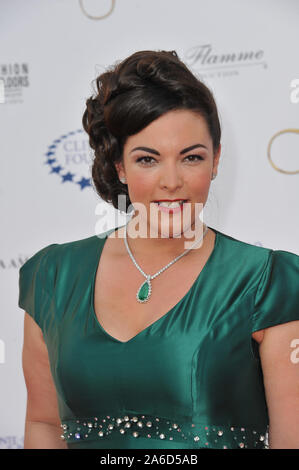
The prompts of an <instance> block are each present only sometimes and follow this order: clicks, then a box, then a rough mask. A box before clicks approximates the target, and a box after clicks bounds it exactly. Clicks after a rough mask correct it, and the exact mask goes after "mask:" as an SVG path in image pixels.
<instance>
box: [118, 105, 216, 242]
mask: <svg viewBox="0 0 299 470" xmlns="http://www.w3.org/2000/svg"><path fill="white" fill-rule="evenodd" d="M219 157H220V147H219V150H218V152H217V154H216V155H214V154H213V145H212V139H211V136H210V134H209V131H208V127H207V124H206V122H205V120H204V119H203V118H202V116H201V115H199V114H197V113H194V112H192V111H189V110H175V111H169V112H168V113H166V114H164V115H162V116H161V117H159V118H158V119H156V120H155V121H153V122H152V123H150V124H149V125H148V126H147V127H146V128H145V129H143V130H142V131H140V132H139V133H138V134H135V135H133V136H130V137H128V139H127V141H126V143H125V145H124V151H123V162H122V163H120V164H118V165H117V171H118V174H119V177H120V178H122V177H125V178H126V184H127V185H128V193H129V197H130V200H131V203H132V204H133V206H134V208H135V203H136V202H137V203H139V204H142V205H143V207H144V208H145V212H143V215H141V213H140V216H141V217H142V218H143V219H144V214H145V215H146V217H147V226H148V227H150V226H151V227H153V228H156V230H158V233H160V234H161V233H163V232H164V231H165V230H164V228H165V227H166V225H168V226H169V227H170V229H169V232H170V236H173V237H177V236H180V234H181V233H183V232H185V230H186V229H187V228H188V227H189V228H190V227H194V221H195V217H198V212H197V213H196V212H195V207H196V206H195V203H202V206H200V207H201V208H202V207H203V206H204V205H205V203H206V201H207V199H208V194H209V188H210V184H211V178H212V174H213V173H214V174H216V173H217V167H218V162H219ZM163 199H164V200H165V199H166V200H174V199H183V200H187V204H185V205H183V209H182V211H181V210H179V212H177V213H174V212H173V213H171V212H164V211H163V209H161V208H159V206H158V204H157V203H155V202H154V201H160V200H163ZM188 203H189V204H188ZM187 205H189V209H188V211H190V216H188V217H187V209H186V208H187ZM197 206H198V207H199V205H198V204H197ZM162 211H163V212H162ZM166 211H167V209H166ZM200 211H201V209H200V210H199V212H200ZM138 212H139V210H138ZM185 215H186V217H187V218H186V221H185V222H183V220H182V219H183V218H184V217H185ZM157 218H158V220H157ZM188 219H190V220H188ZM149 222H150V224H151V225H149Z"/></svg>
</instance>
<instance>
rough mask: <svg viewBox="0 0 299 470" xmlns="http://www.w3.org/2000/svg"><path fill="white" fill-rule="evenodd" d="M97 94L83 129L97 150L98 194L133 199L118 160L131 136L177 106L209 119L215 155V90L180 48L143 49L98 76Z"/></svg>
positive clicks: (89, 101) (115, 203) (217, 135)
mask: <svg viewBox="0 0 299 470" xmlns="http://www.w3.org/2000/svg"><path fill="white" fill-rule="evenodd" d="M96 87H97V92H96V94H95V96H91V97H90V98H88V99H87V100H86V109H85V111H84V114H83V118H82V123H83V128H84V130H85V131H86V132H87V134H88V135H89V144H90V146H91V148H92V149H93V150H94V154H95V156H94V160H93V164H92V180H93V183H94V187H95V190H96V192H97V194H98V195H99V196H100V197H101V198H102V199H103V200H104V201H106V202H109V203H112V205H113V206H114V207H115V208H116V209H119V207H118V195H120V194H125V195H126V208H125V210H126V211H127V208H128V207H129V206H130V204H131V201H130V198H129V194H128V188H127V185H126V184H123V183H121V182H120V180H119V178H118V174H117V171H116V168H115V164H116V163H119V162H120V161H122V158H123V146H124V144H125V142H126V139H127V138H128V136H131V135H134V134H137V133H138V132H140V131H141V130H142V129H144V128H145V127H146V126H147V125H148V124H150V123H151V122H152V121H154V120H155V119H157V118H158V117H160V116H161V115H162V114H164V113H166V112H168V111H171V110H176V109H189V110H193V111H195V112H198V113H199V114H200V115H201V116H202V117H203V118H204V119H205V121H206V123H207V126H208V129H209V132H210V135H211V138H212V141H213V150H214V154H215V153H216V151H217V150H218V148H219V145H220V139H221V128H220V123H219V117H218V112H217V106H216V103H215V100H214V98H213V95H212V93H211V91H210V90H209V89H208V88H207V86H206V85H205V84H204V83H203V82H201V81H200V80H199V79H198V78H196V77H195V76H194V75H193V73H192V72H191V71H190V70H189V69H188V68H187V66H186V65H185V64H184V63H183V62H182V61H181V60H180V59H179V57H178V55H177V53H176V52H175V51H138V52H135V53H134V54H132V55H131V56H129V57H127V58H126V59H124V60H123V61H121V62H118V63H116V64H115V65H113V66H111V67H109V68H108V69H106V72H104V73H102V74H101V75H99V76H98V77H97V78H96Z"/></svg>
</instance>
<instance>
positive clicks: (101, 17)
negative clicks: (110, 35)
mask: <svg viewBox="0 0 299 470" xmlns="http://www.w3.org/2000/svg"><path fill="white" fill-rule="evenodd" d="M79 5H80V8H81V10H82V12H83V14H84V15H85V16H87V18H90V19H91V20H102V19H104V18H107V16H109V15H111V13H112V11H113V9H114V6H115V0H111V6H110V9H109V11H108V12H107V13H105V15H101V16H92V15H90V14H89V13H87V11H86V10H85V8H84V5H83V0H79Z"/></svg>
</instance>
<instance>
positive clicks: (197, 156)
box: [186, 155, 203, 162]
mask: <svg viewBox="0 0 299 470" xmlns="http://www.w3.org/2000/svg"><path fill="white" fill-rule="evenodd" d="M193 157H195V158H196V159H197V160H203V157H201V156H200V155H188V156H187V157H186V158H191V159H192V160H189V161H193V162H194V161H196V160H193Z"/></svg>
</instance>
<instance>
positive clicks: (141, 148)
mask: <svg viewBox="0 0 299 470" xmlns="http://www.w3.org/2000/svg"><path fill="white" fill-rule="evenodd" d="M198 147H200V148H205V149H207V150H208V148H207V147H206V146H205V145H203V144H195V145H191V146H190V147H187V148H185V149H183V150H181V151H180V155H182V154H184V153H186V152H189V151H190V150H193V149H195V148H198ZM135 150H144V151H145V152H150V153H153V154H154V155H160V154H159V152H158V151H157V150H155V149H150V148H149V147H135V148H134V149H133V150H131V152H130V153H132V152H134V151H135Z"/></svg>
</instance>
